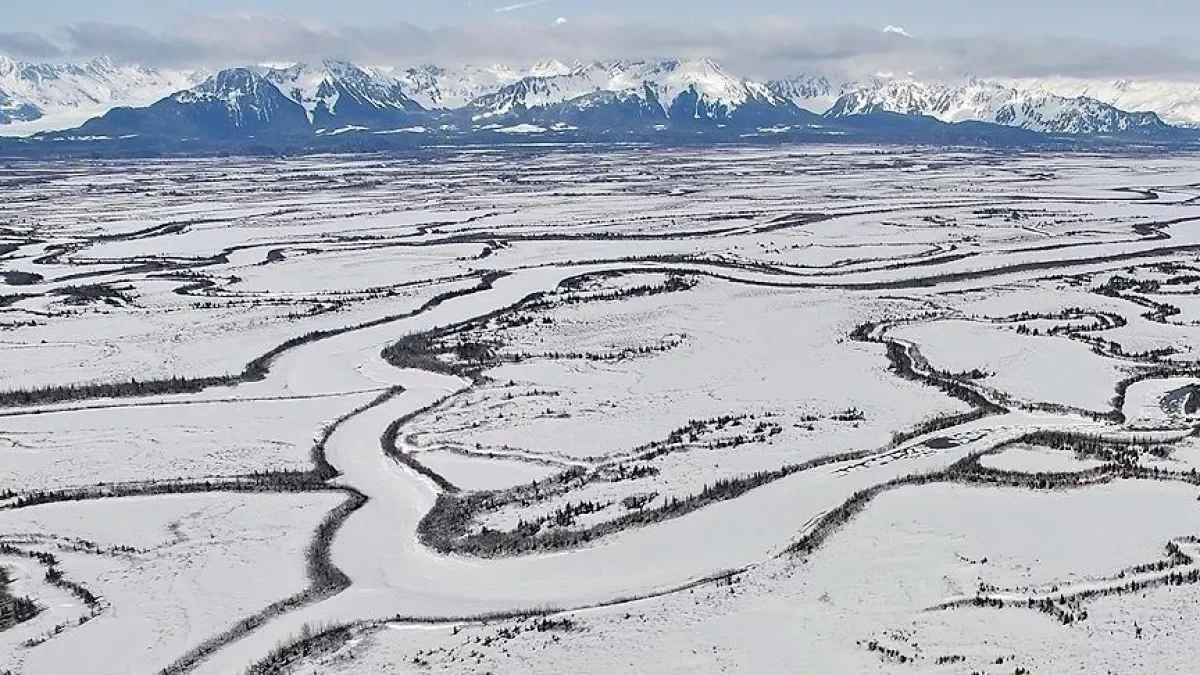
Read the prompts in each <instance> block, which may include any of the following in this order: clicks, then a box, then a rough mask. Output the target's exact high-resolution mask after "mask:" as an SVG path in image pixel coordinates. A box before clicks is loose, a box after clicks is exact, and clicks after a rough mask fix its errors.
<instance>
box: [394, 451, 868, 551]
mask: <svg viewBox="0 0 1200 675" xmlns="http://www.w3.org/2000/svg"><path fill="white" fill-rule="evenodd" d="M871 454H873V453H871V452H863V451H859V452H852V453H846V454H841V455H832V456H829V457H821V458H817V459H814V460H811V461H808V462H804V463H802V464H790V465H787V466H784V467H781V468H779V469H775V470H772V471H760V472H757V473H754V474H750V475H747V476H742V477H738V478H728V479H720V480H717V481H715V482H714V483H712V484H711V485H705V486H704V487H703V488H702V489H701V490H700V492H698V493H695V494H692V495H688V496H684V497H682V498H681V497H672V498H671V499H669V500H667V501H666V502H665V503H663V504H662V505H660V506H658V507H655V508H652V509H644V508H643V509H638V510H636V511H631V512H629V513H626V514H624V515H622V516H619V517H617V518H614V519H612V520H608V521H605V522H603V523H599V524H597V525H594V526H591V527H588V528H586V529H582V530H566V529H542V528H538V529H537V530H536V531H534V530H533V528H532V527H523V528H522V527H518V528H516V529H514V530H510V531H500V530H491V529H487V528H484V529H483V530H481V531H479V532H471V531H470V528H471V524H472V523H473V522H475V519H476V518H477V517H478V515H479V514H480V513H481V512H483V511H485V510H493V509H495V508H498V507H500V506H503V505H504V504H505V503H507V501H500V502H496V501H495V500H496V497H497V496H498V493H492V492H473V493H467V494H454V493H442V494H440V495H438V498H437V501H436V502H435V504H434V506H433V508H432V509H430V511H429V513H427V514H425V516H424V517H423V518H422V519H421V522H420V524H419V525H418V528H417V533H418V535H419V536H420V538H421V542H422V543H423V544H425V545H426V546H429V547H430V548H433V549H434V550H437V551H440V552H442V553H457V554H466V555H474V556H480V557H498V556H508V555H525V554H530V553H540V552H547V551H558V550H563V549H568V548H574V547H577V546H580V545H582V544H585V543H587V542H591V541H594V540H597V539H600V538H602V537H605V536H608V535H611V534H615V533H617V532H620V531H622V530H626V529H629V528H631V527H640V526H645V525H650V524H654V523H658V522H663V521H666V520H670V519H673V518H678V517H680V516H684V515H687V514H689V513H692V512H694V511H697V510H699V509H702V508H704V507H705V506H708V505H710V504H715V503H718V502H722V501H727V500H729V499H735V498H737V497H740V496H742V495H744V494H746V493H747V492H750V491H751V490H754V489H755V488H758V487H761V486H763V485H767V484H769V483H773V482H775V481H777V480H780V479H782V478H786V477H788V476H791V475H794V474H797V473H800V472H802V471H808V470H811V469H815V468H818V467H821V466H825V465H828V464H834V463H837V462H844V461H851V460H855V459H863V458H865V457H868V456H870V455H871ZM579 473H580V472H579V470H577V469H576V470H568V471H567V472H565V474H564V475H565V476H575V475H578V474H579ZM548 480H553V479H548Z"/></svg>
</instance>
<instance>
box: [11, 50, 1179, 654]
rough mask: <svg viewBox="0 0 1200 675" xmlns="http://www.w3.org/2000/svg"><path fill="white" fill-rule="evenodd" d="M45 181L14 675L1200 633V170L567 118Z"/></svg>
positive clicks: (24, 266) (19, 357) (26, 404)
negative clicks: (441, 141) (632, 127)
mask: <svg viewBox="0 0 1200 675" xmlns="http://www.w3.org/2000/svg"><path fill="white" fill-rule="evenodd" d="M543 67H544V68H546V69H549V70H547V71H546V72H542V73H540V74H539V75H537V77H539V78H542V79H541V80H539V81H540V82H542V83H543V84H546V83H549V82H553V83H556V84H562V83H563V81H564V78H567V79H569V78H570V77H572V75H571V74H570V72H575V71H570V72H568V73H564V72H559V71H557V70H554V69H553V68H552V67H551V66H549V65H544V66H543ZM3 74H4V71H3V69H0V76H2V75H3ZM159 75H161V76H162V77H164V78H167V80H166V81H162V82H159V83H158V84H161V85H163V86H168V85H170V84H172V83H173V82H175V80H172V79H171V78H176V77H184V78H185V79H186V78H187V77H190V76H181V75H177V74H170V75H162V74H159ZM159 75H155V77H158V76H159ZM269 75H270V76H271V77H274V78H275V80H273V81H276V80H277V81H276V85H278V84H279V83H280V82H281V81H282V78H285V77H291V78H293V80H294V81H297V82H298V81H301V80H303V79H304V77H305V74H304V73H303V72H302V71H301V70H294V71H286V70H285V69H277V70H275V71H272V73H270V74H269ZM410 75H412V74H410ZM575 75H576V76H578V75H579V73H577V72H576V73H575ZM592 75H595V73H592V74H591V75H588V77H591V76H592ZM146 76H147V77H150V74H146ZM431 76H432V75H431ZM502 76H503V74H499V73H495V72H493V73H491V75H490V77H496V78H501V77H502ZM255 77H260V76H259V75H255ZM413 77H415V75H413ZM480 77H483V76H482V75H480ZM249 81H251V80H247V82H249ZM289 81H292V80H289ZM193 84H194V82H193ZM310 84H311V83H310ZM494 84H496V86H501V84H511V82H507V83H502V82H499V80H498V81H497V83H494ZM155 86H158V85H155ZM200 86H201V87H203V85H200ZM314 86H315V85H314ZM364 86H365V85H364ZM564 86H565V85H564ZM587 86H589V87H590V86H592V85H590V84H589V85H587ZM743 86H744V85H743ZM285 88H286V87H285ZM302 89H303V87H302V86H301V87H298V88H297V89H296V90H295V91H294V92H292V94H294V98H295V101H296V102H298V103H297V105H302V106H304V109H305V111H306V114H307V115H308V118H307V121H304V122H303V123H304V124H309V123H312V122H313V120H314V116H315V117H316V118H319V117H320V116H321V115H329V114H330V113H331V110H332V104H330V103H328V102H327V101H325V100H324V99H321V100H317V99H319V98H320V97H315V96H316V95H315V94H312V92H309V93H305V91H301V90H302ZM318 89H319V88H314V89H313V91H314V92H315V91H317V90H318ZM424 91H425V96H426V98H425V99H423V101H424V102H423V103H421V106H427V107H434V106H450V105H457V104H458V103H449V102H455V101H456V102H459V103H462V104H465V102H467V101H470V100H477V96H476V94H473V93H470V92H466V91H463V90H458V89H453V88H445V89H439V90H436V91H435V90H433V89H430V88H427V89H426V90H424ZM747 91H748V92H749V93H747ZM110 93H111V92H110ZM326 93H328V92H326ZM377 93H378V92H377ZM510 93H511V92H510ZM550 93H553V92H550ZM550 93H547V90H542V91H541V95H546V96H549V95H550ZM676 93H677V92H676ZM726 93H729V92H726ZM735 93H736V92H735ZM792 93H793V94H794V95H795V96H800V95H801V94H800V93H799V92H798V91H793V92H792ZM292 94H290V95H292ZM310 94H312V95H310ZM524 94H525V95H530V96H533V95H535V94H538V92H537V91H533V90H527V91H525V92H524ZM740 94H746V96H747V98H745V99H744V100H747V101H749V100H752V99H753V97H754V96H756V95H758V96H761V98H762V100H763V101H766V100H775V99H780V100H783V98H784V97H785V94H781V93H777V92H776V91H775V90H771V89H766V88H764V89H762V90H761V91H760V90H757V89H753V88H750V89H747V90H746V91H741V92H740V93H739V95H740ZM314 97H315V98H314ZM326 98H328V97H326ZM867 98H869V97H864V98H862V99H861V100H858V99H856V101H857V102H855V101H843V103H842V105H844V106H850V105H860V104H861V105H862V106H866V107H870V106H871V105H873V104H872V103H871V102H870V101H869V100H867ZM288 100H289V101H291V99H288ZM488 101H489V102H490V104H493V105H494V106H496V107H495V108H494V109H496V110H503V109H504V106H505V105H506V103H505V101H503V100H501V98H497V97H493V98H492V99H488ZM509 102H510V103H511V99H510V100H509ZM521 105H525V104H524V103H522V104H521ZM419 107H420V106H419ZM944 112H945V114H946V115H947V116H951V117H952V116H954V115H955V114H956V113H954V112H953V111H950V109H949V108H947V109H946V111H944ZM300 118H301V119H302V120H304V119H305V118H304V115H303V114H301V115H300ZM0 186H3V187H2V189H3V194H4V196H5V199H4V200H3V201H2V202H0V353H2V354H3V355H4V358H0V381H2V383H3V384H0V673H3V674H6V675H16V674H21V675H55V674H58V673H68V672H87V673H95V674H97V675H106V674H112V675H118V674H122V675H123V674H127V673H147V674H155V673H158V674H161V675H183V674H185V673H196V674H200V673H205V674H214V675H220V674H230V673H252V674H255V675H265V674H268V673H271V674H288V673H291V674H297V675H298V674H306V675H318V674H321V675H330V674H338V675H351V674H355V675H359V674H368V675H369V674H375V673H379V674H383V673H388V674H393V673H406V674H423V673H546V674H556V673H631V674H632V673H648V672H649V673H796V672H804V673H808V672H812V673H888V674H897V675H905V674H909V673H912V674H914V675H924V674H934V675H942V674H944V675H958V674H961V675H973V674H976V673H986V674H988V675H1023V674H1030V673H1045V674H1051V675H1057V674H1061V673H1103V672H1114V673H1169V672H1189V671H1190V670H1191V669H1192V668H1193V664H1194V663H1195V662H1196V661H1197V659H1200V644H1198V643H1197V642H1196V641H1195V639H1194V638H1193V636H1194V634H1195V632H1196V630H1198V629H1200V160H1197V159H1196V157H1194V156H1191V155H1187V154H1171V153H1165V152H1162V153H1160V152H1149V151H1146V152H1143V153H1141V154H1136V153H1132V152H1131V153H1129V154H1119V153H1113V154H1108V153H1100V152H1096V153H1092V154H1085V153H1081V152H1076V153H1062V154H1056V153H1049V152H1027V153H1014V152H998V151H992V150H985V149H976V150H968V149H961V150H933V149H921V148H914V149H906V148H900V147H891V148H889V149H879V148H877V147H862V146H854V145H849V144H847V145H837V146H828V145H808V146H783V147H774V148H748V147H732V146H730V147H705V148H679V149H670V150H667V149H653V150H651V149H645V148H637V147H608V148H605V149H603V150H597V149H595V148H593V147H590V146H571V145H557V146H553V147H551V146H542V145H536V144H527V145H512V146H508V147H504V148H482V147H462V148H453V149H452V148H441V149H428V150H421V151H414V152H412V153H408V154H404V155H395V154H392V155H382V154H359V155H342V156H324V155H311V156H304V157H288V158H229V157H225V158H209V159H204V158H195V159H183V158H162V159H141V160H137V161H125V160H87V161H71V162H65V161H50V160H38V161H34V160H11V161H6V163H5V164H4V165H3V166H2V167H0Z"/></svg>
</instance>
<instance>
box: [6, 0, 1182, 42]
mask: <svg viewBox="0 0 1200 675" xmlns="http://www.w3.org/2000/svg"><path fill="white" fill-rule="evenodd" d="M513 4H522V3H521V0H358V1H353V2H351V1H346V2H330V1H329V0H205V1H204V2H203V4H202V6H203V8H204V9H203V11H204V12H205V13H229V12H259V13H267V14H280V15H286V16H290V17H293V18H303V19H314V20H320V21H328V22H337V23H348V24H376V23H379V22H387V23H391V22H401V21H405V22H410V23H414V24H417V25H421V26H427V27H428V26H435V25H442V24H448V23H456V22H461V21H467V20H481V19H486V18H489V17H491V16H494V10H495V9H496V8H498V7H502V6H506V5H513ZM196 7H197V3H190V2H188V3H184V2H177V1H176V2H171V1H169V0H116V1H112V2H105V1H104V0H37V1H36V2H22V3H21V9H20V11H18V12H7V13H6V16H5V21H4V24H5V29H6V30H26V31H34V32H47V31H50V30H52V29H54V28H55V27H56V26H58V25H60V24H64V23H75V22H81V21H105V22H112V23H123V24H134V25H142V26H147V27H155V26H163V25H169V24H172V23H175V22H178V21H180V20H182V19H183V18H184V17H186V16H187V15H188V14H189V13H190V12H194V11H196V9H195V8H196ZM507 14H508V15H509V16H511V17H519V18H520V19H522V20H529V21H552V20H553V19H555V18H557V17H558V16H564V17H568V18H572V17H582V16H586V15H594V14H604V15H609V16H612V17H617V18H622V19H627V20H639V21H656V22H668V21H673V20H678V19H680V18H688V19H693V20H713V21H744V20H746V19H748V18H752V17H755V16H787V17H792V18H794V19H797V20H800V21H804V22H807V23H813V24H862V25H878V26H880V27H882V26H884V25H887V24H897V25H902V26H904V27H905V28H906V29H908V30H909V31H910V32H913V33H920V34H924V35H979V34H997V33H1004V34H1009V35H1064V36H1079V37H1090V38H1097V39H1106V40H1111V41H1113V42H1132V43H1143V44H1144V43H1150V42H1156V41H1160V40H1164V39H1180V38H1182V37H1186V36H1187V35H1188V34H1190V33H1192V31H1193V29H1194V27H1195V26H1197V25H1200V2H1197V1H1196V0H1160V1H1159V2H1156V3H1153V4H1143V3H1138V2H1116V1H1115V0H1108V1H1105V0H1100V1H1099V2H1096V1H1095V0H1093V1H1092V2H1089V3H1086V4H1085V3H1081V2H1079V0H1005V1H1004V2H978V1H971V0H907V1H900V0H734V1H730V0H657V1H655V0H548V1H546V2H542V3H538V4H537V5H535V6H530V7H527V8H524V9H519V10H513V11H511V12H508V13H507Z"/></svg>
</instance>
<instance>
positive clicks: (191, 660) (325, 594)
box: [159, 488, 367, 675]
mask: <svg viewBox="0 0 1200 675" xmlns="http://www.w3.org/2000/svg"><path fill="white" fill-rule="evenodd" d="M340 491H341V492H343V493H345V494H346V495H347V499H346V500H345V501H344V502H342V503H341V504H340V505H338V507H337V508H335V509H334V510H333V511H330V512H329V513H328V514H326V516H325V518H324V520H322V521H321V524H320V525H319V526H318V527H317V531H316V534H315V535H314V536H313V540H312V542H311V543H310V544H309V547H308V550H307V551H306V552H305V562H306V572H307V574H308V577H309V586H308V588H306V589H304V590H303V591H301V592H299V593H297V594H295V595H293V596H290V597H287V598H284V599H283V600H279V601H277V602H273V603H271V604H270V605H268V606H266V607H264V608H263V609H262V610H260V611H258V612H256V613H254V614H252V615H250V616H248V617H246V618H244V619H241V620H240V621H238V622H237V623H235V624H233V626H231V627H229V628H228V629H226V630H225V631H223V632H222V633H220V634H218V635H214V636H213V637H211V638H208V639H207V640H205V641H204V642H202V643H200V644H199V645H197V646H196V647H194V648H193V649H191V650H190V651H188V652H187V653H186V654H184V655H183V656H181V657H179V658H178V659H177V660H176V661H175V662H174V663H172V664H170V665H169V666H167V667H166V668H163V669H162V670H160V671H159V675H182V674H183V673H188V672H191V671H192V670H195V668H196V667H197V666H199V665H200V664H201V663H202V662H204V660H205V659H207V658H208V657H210V656H212V655H213V654H215V653H216V652H218V651H219V650H221V649H222V648H224V647H225V646H227V645H229V644H232V643H234V642H237V641H238V640H240V639H242V638H243V637H245V636H247V635H249V634H250V633H251V632H252V631H254V630H256V629H258V628H259V627H261V626H262V625H263V624H265V623H267V622H268V621H270V620H271V619H274V618H276V617H278V616H281V615H283V614H286V613H287V612H291V611H294V610H296V609H299V608H300V607H303V606H305V605H310V604H312V603H315V602H320V601H321V600H324V599H326V598H330V597H332V596H334V595H337V594H338V593H340V592H342V591H343V590H345V589H347V588H349V587H350V583H351V582H350V579H349V577H347V576H346V574H345V573H344V572H342V571H341V570H340V569H338V568H337V567H336V566H334V564H333V561H332V559H331V557H330V547H331V546H332V544H333V537H334V535H335V534H336V533H337V531H338V529H340V528H341V526H342V525H343V524H344V523H345V522H346V520H347V519H348V518H349V517H350V516H351V514H353V513H354V512H355V511H357V510H359V509H360V508H362V507H363V505H364V504H366V503H367V497H366V495H364V494H362V493H361V492H359V491H357V490H354V489H350V488H343V489H341V490H340Z"/></svg>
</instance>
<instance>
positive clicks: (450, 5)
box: [0, 0, 1200, 80]
mask: <svg viewBox="0 0 1200 675" xmlns="http://www.w3.org/2000/svg"><path fill="white" fill-rule="evenodd" d="M1080 4H1081V3H1080V2H1079V0H1005V1H1004V2H978V1H972V0H908V1H907V2H902V1H900V0H836V1H834V0H722V1H718V0H691V1H683V0H657V1H655V0H358V1H352V0H342V1H341V2H333V1H331V0H287V1H285V0H204V1H203V4H202V5H201V7H202V8H203V9H202V13H196V12H197V11H200V10H198V9H197V3H183V2H167V1H165V0H120V1H119V2H118V1H113V2H104V1H102V0H34V1H32V2H22V3H21V10H20V11H19V12H9V13H8V14H7V16H6V17H5V22H4V23H3V24H0V54H7V55H12V56H16V57H18V58H25V59H30V60H39V59H44V60H54V59H75V58H81V57H87V56H95V55H107V56H112V57H113V58H116V59H118V60H124V61H132V62H138V63H144V64H147V65H160V66H199V65H202V66H205V67H224V66H228V65H245V64H246V63H261V62H266V61H271V62H282V61H296V60H312V59H317V58H328V57H334V58H347V59H352V60H355V61H358V62H360V63H365V64H367V65H408V64H414V63H453V62H470V63H480V62H491V63H495V62H529V61H533V60H541V59H547V58H557V59H560V60H564V61H569V60H572V59H597V58H632V57H643V58H654V57H676V56H710V57H713V58H716V59H718V60H719V61H721V62H722V63H724V64H726V65H727V66H731V67H733V68H736V69H738V70H739V71H741V72H744V73H745V74H747V75H753V76H782V75H792V74H798V73H802V72H808V73H811V72H820V73H824V74H836V75H844V74H845V75H853V76H861V75H871V74H874V73H879V72H913V73H920V74H923V75H931V74H932V75H938V74H946V75H952V74H953V75H961V74H971V75H981V76H989V75H995V76H1013V77H1024V76H1038V77H1040V76H1052V75H1062V76H1081V77H1105V78H1115V77H1146V76H1163V77H1186V78H1187V79H1189V80H1194V79H1197V78H1200V41H1197V40H1195V39H1194V38H1192V37H1191V36H1190V32H1192V31H1193V30H1194V27H1195V26H1198V25H1200V0H1159V2H1158V3H1156V4H1154V5H1144V4H1141V3H1130V2H1115V1H1113V0H1092V1H1091V2H1090V3H1088V4H1087V5H1086V10H1081V8H1080ZM888 25H892V26H900V27H902V28H903V29H904V30H905V31H906V33H902V34H901V33H896V32H890V33H885V32H884V31H883V28H884V27H885V26H888Z"/></svg>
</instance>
